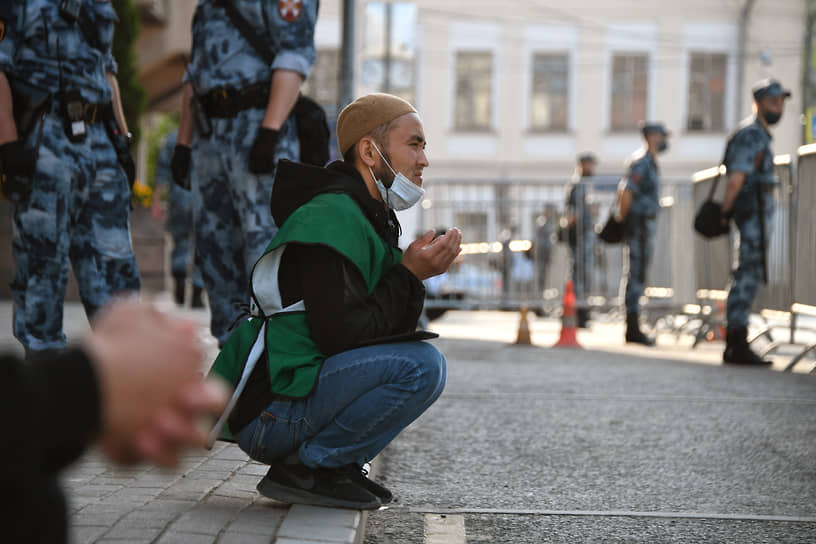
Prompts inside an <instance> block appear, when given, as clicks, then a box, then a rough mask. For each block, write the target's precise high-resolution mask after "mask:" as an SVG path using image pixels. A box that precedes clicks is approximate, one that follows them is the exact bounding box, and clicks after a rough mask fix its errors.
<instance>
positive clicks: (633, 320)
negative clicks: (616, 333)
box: [626, 312, 655, 346]
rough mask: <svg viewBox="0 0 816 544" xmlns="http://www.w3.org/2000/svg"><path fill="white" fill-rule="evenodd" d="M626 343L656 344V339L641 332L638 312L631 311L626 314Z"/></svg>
mask: <svg viewBox="0 0 816 544" xmlns="http://www.w3.org/2000/svg"><path fill="white" fill-rule="evenodd" d="M626 343H627V344H643V345H644V346H654V343H655V342H654V340H652V339H651V338H649V337H648V336H646V335H645V334H643V333H642V332H641V330H640V320H639V318H638V313H637V312H629V313H628V314H626Z"/></svg>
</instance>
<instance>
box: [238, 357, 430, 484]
mask: <svg viewBox="0 0 816 544" xmlns="http://www.w3.org/2000/svg"><path fill="white" fill-rule="evenodd" d="M445 376H446V372H445V357H444V356H443V355H442V353H441V352H440V351H439V350H438V349H436V348H435V347H434V346H432V345H431V344H428V343H426V342H405V343H394V344H380V345H375V346H367V347H363V348H357V349H353V350H349V351H345V352H342V353H338V354H337V355H333V356H331V357H329V358H328V359H326V360H325V362H324V363H323V367H322V368H321V370H320V376H319V378H318V380H317V384H316V385H315V388H314V391H312V393H311V395H309V396H308V397H306V398H304V399H297V400H279V401H275V402H273V403H272V404H270V405H269V406H268V407H267V408H266V410H264V412H263V413H261V415H260V416H258V417H257V418H255V419H254V420H252V422H250V423H249V425H247V426H246V427H244V428H243V429H242V430H241V432H240V433H239V435H238V445H239V446H240V447H241V449H242V450H244V452H246V453H247V454H248V455H249V456H250V457H251V458H252V459H255V460H256V461H259V462H261V463H265V464H272V463H275V462H277V461H280V460H281V459H283V458H284V457H286V456H287V455H289V454H290V453H292V452H294V451H297V452H298V454H299V457H300V460H301V461H302V462H303V464H305V465H306V466H309V467H312V468H317V467H322V468H336V467H340V466H343V465H348V464H351V463H355V464H357V465H360V466H362V465H363V464H365V463H367V462H368V461H370V460H371V459H373V458H374V457H375V456H376V455H377V454H378V453H379V452H380V451H382V449H383V448H385V446H387V445H388V444H389V443H390V442H391V441H392V440H393V439H394V438H395V437H396V436H397V435H398V434H399V433H400V432H401V431H402V430H403V429H404V428H405V427H407V426H408V425H409V424H410V423H411V422H412V421H414V420H415V419H416V418H418V417H419V416H420V415H421V414H422V413H423V412H424V411H425V410H427V409H428V407H430V406H431V404H433V403H434V401H436V399H437V398H439V395H440V394H442V389H443V388H444V387H445Z"/></svg>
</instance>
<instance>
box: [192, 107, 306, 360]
mask: <svg viewBox="0 0 816 544" xmlns="http://www.w3.org/2000/svg"><path fill="white" fill-rule="evenodd" d="M263 116H264V110H262V109H248V110H244V111H242V112H239V114H238V115H237V116H236V117H233V118H227V119H225V118H214V119H211V123H212V134H211V136H210V137H208V138H203V137H198V138H196V139H195V140H194V143H193V150H192V157H191V163H192V164H191V167H192V171H191V174H192V176H191V185H192V187H191V191H192V197H193V201H192V204H193V214H194V216H195V234H196V240H195V243H196V251H197V252H198V256H199V264H200V266H201V273H202V276H203V278H204V286H205V288H206V289H207V297H208V299H209V302H210V310H211V313H212V315H211V321H210V330H211V331H212V335H213V336H214V337H215V338H216V339H217V340H218V343H219V345H223V344H224V343H225V342H226V341H227V338H228V337H229V333H230V326H231V325H233V324H234V323H235V322H236V320H237V319H238V318H240V317H241V315H242V313H243V309H242V308H243V307H245V306H246V305H248V304H249V297H250V295H249V279H250V278H249V275H250V272H251V271H252V267H253V266H254V264H255V261H256V260H258V258H259V257H260V256H261V255H262V254H263V252H264V249H266V246H267V244H269V242H270V241H271V240H272V238H273V237H274V236H275V234H276V233H277V231H278V228H277V227H276V226H275V222H274V220H273V219H272V215H271V212H270V209H269V202H270V198H271V196H272V183H273V179H274V172H272V173H270V174H265V175H262V176H256V175H255V174H252V173H251V172H250V171H249V165H248V161H249V150H250V149H251V148H252V144H253V142H254V141H255V136H256V133H257V131H258V127H259V126H260V125H261V121H262V120H263ZM299 152H300V147H299V145H298V140H297V128H296V125H295V121H294V119H293V118H291V117H290V118H289V119H288V120H287V121H286V122H285V123H284V125H283V126H282V127H281V131H280V137H279V139H278V147H277V149H276V151H275V158H276V159H277V160H280V159H281V158H285V159H290V160H297V159H298V155H299Z"/></svg>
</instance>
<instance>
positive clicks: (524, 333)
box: [516, 306, 533, 346]
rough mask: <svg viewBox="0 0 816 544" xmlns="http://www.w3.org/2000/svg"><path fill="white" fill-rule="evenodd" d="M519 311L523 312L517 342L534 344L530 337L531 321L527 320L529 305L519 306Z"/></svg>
mask: <svg viewBox="0 0 816 544" xmlns="http://www.w3.org/2000/svg"><path fill="white" fill-rule="evenodd" d="M519 312H521V320H520V321H519V328H518V335H517V336H516V344H519V345H522V346H532V345H533V341H532V339H531V338H530V322H529V321H527V306H522V307H521V308H519Z"/></svg>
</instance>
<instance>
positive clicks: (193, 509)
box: [0, 293, 365, 544]
mask: <svg viewBox="0 0 816 544" xmlns="http://www.w3.org/2000/svg"><path fill="white" fill-rule="evenodd" d="M157 302H158V303H159V304H160V305H164V306H166V307H168V308H171V307H172V306H171V304H170V301H169V294H166V293H163V294H160V295H159V296H158V301H157ZM173 312H174V313H176V314H179V315H182V316H184V317H186V318H188V319H192V320H194V321H196V322H198V323H200V324H201V330H200V337H201V340H202V342H203V344H204V346H205V350H206V356H205V359H204V361H202V367H203V368H206V366H207V365H209V364H210V363H212V361H213V360H214V358H215V355H216V353H217V346H216V343H215V341H214V339H213V338H212V337H211V336H210V335H209V332H208V323H209V313H208V312H207V311H206V310H198V311H192V310H189V309H188V310H173ZM11 323H12V310H11V304H10V302H9V301H0V350H3V351H12V352H15V353H17V354H18V355H22V353H23V350H22V348H21V347H20V345H19V343H18V342H17V341H16V340H15V339H14V337H13V336H12V334H11V330H12V326H11ZM64 326H65V333H66V335H67V336H68V339H69V342H70V341H76V340H78V339H79V338H80V337H81V335H82V334H83V333H84V332H85V331H87V329H88V322H87V320H86V319H85V314H84V312H83V310H82V307H81V305H80V304H72V303H69V304H66V307H65V319H64ZM266 470H267V467H266V466H265V465H262V464H260V463H256V462H254V461H252V460H250V459H249V458H248V457H247V455H246V454H245V453H244V452H243V451H241V450H240V449H239V448H238V446H236V445H234V444H227V443H223V442H219V443H217V444H216V445H215V446H214V447H213V449H212V450H210V451H197V452H191V453H188V454H187V455H185V456H184V457H183V458H182V460H181V463H180V464H179V466H178V467H177V468H176V469H173V470H167V469H160V468H158V467H153V466H147V465H140V466H136V467H119V466H115V465H113V464H112V463H110V462H109V461H107V460H106V459H105V458H104V457H103V456H102V455H100V454H99V452H97V451H95V450H91V451H89V452H88V453H86V454H85V455H84V456H83V457H82V458H81V459H80V460H79V461H78V462H76V463H75V464H74V465H72V466H71V467H69V468H68V469H67V470H66V471H64V473H63V474H62V482H63V488H64V490H65V494H66V497H67V501H68V509H69V514H70V516H69V519H70V523H71V529H70V533H71V539H72V540H71V541H72V542H73V543H74V544H85V543H98V544H106V543H108V544H110V543H117V544H122V543H125V542H127V543H134V544H138V543H155V544H173V543H184V544H210V543H218V544H255V543H258V544H260V543H263V544H272V543H274V544H353V543H354V542H359V541H360V540H361V539H362V532H363V530H364V528H365V516H364V515H362V514H361V513H360V512H359V511H357V510H342V509H329V508H316V507H310V506H303V505H295V506H290V505H288V504H283V503H279V502H276V501H273V500H269V499H266V498H264V497H263V496H261V495H260V494H259V493H258V492H257V491H256V490H255V486H256V485H257V483H258V481H259V480H260V479H261V478H262V477H263V475H264V474H266ZM0 541H2V538H0Z"/></svg>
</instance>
